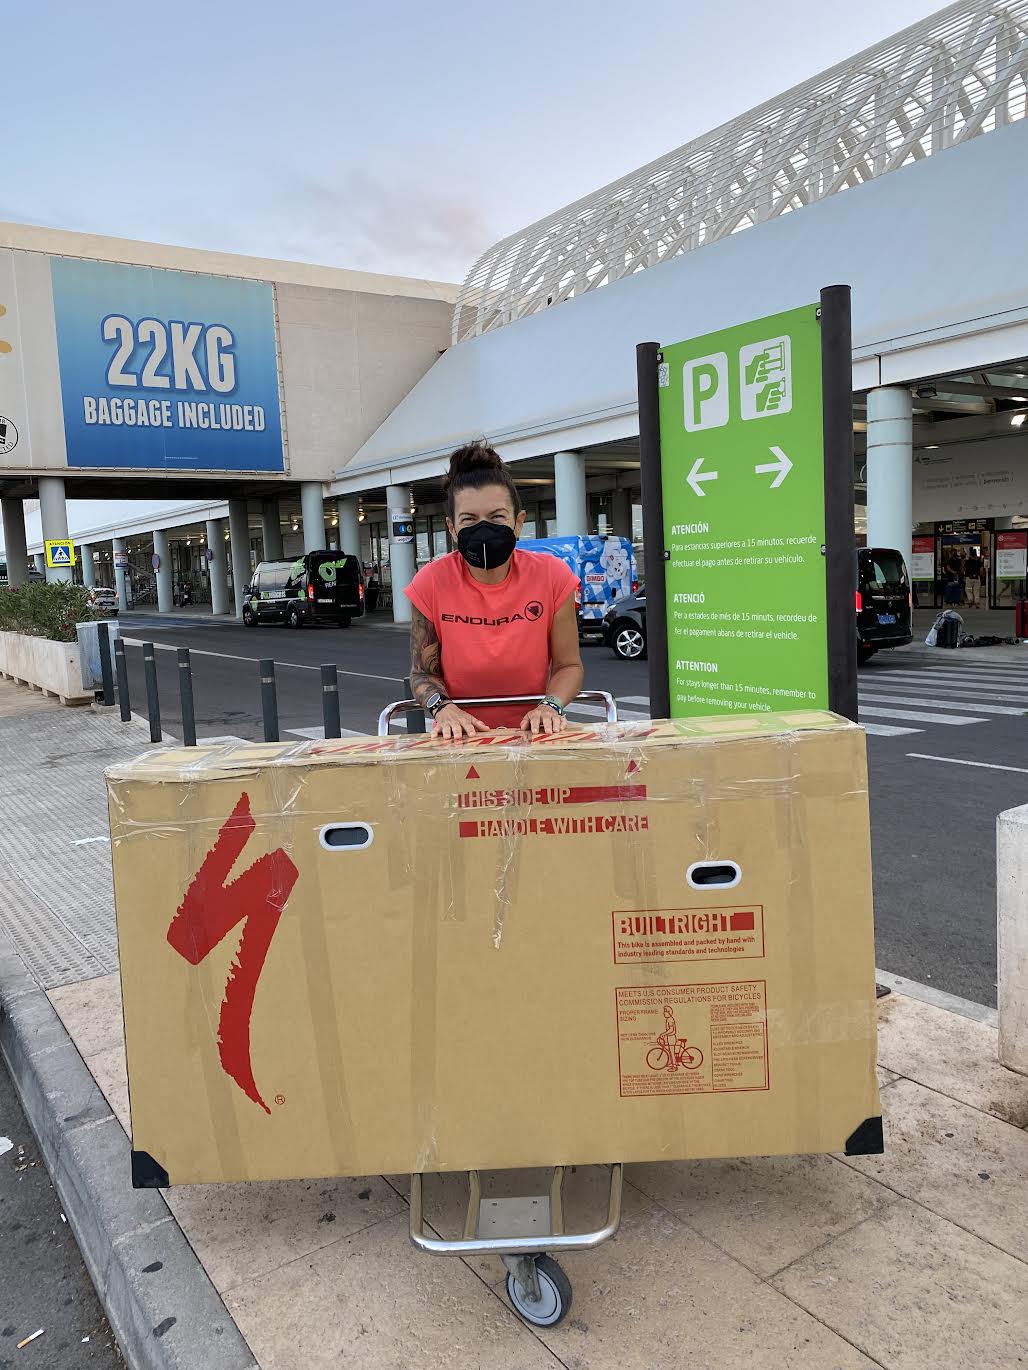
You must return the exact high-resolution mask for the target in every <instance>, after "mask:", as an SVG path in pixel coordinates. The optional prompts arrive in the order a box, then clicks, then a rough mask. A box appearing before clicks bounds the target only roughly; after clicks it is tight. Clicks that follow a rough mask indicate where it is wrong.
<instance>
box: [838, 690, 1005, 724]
mask: <svg viewBox="0 0 1028 1370" xmlns="http://www.w3.org/2000/svg"><path fill="white" fill-rule="evenodd" d="M858 697H859V698H860V699H861V700H863V699H866V700H868V701H869V702H870V703H872V704H913V703H917V704H924V705H926V706H927V707H928V708H929V709H973V710H974V711H975V713H979V714H1009V715H1011V716H1012V717H1014V718H1023V717H1024V716H1025V714H1026V713H1028V708H1024V709H1012V708H1011V707H1010V705H1009V704H979V703H978V702H977V700H974V701H970V700H949V699H925V697H924V695H881V694H879V693H878V692H877V690H876V691H875V692H874V694H870V693H867V692H865V691H863V690H861V691H859V692H858Z"/></svg>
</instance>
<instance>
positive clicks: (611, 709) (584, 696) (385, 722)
mask: <svg viewBox="0 0 1028 1370" xmlns="http://www.w3.org/2000/svg"><path fill="white" fill-rule="evenodd" d="M545 698H546V696H545V695H490V696H487V697H486V698H483V699H451V700H450V703H451V704H456V705H457V706H458V707H459V708H461V709H468V708H478V709H483V708H486V707H490V706H493V705H496V704H541V703H542V702H543V700H544V699H545ZM580 699H581V700H586V701H592V702H593V703H596V704H602V705H603V707H604V709H606V711H607V720H606V721H607V722H608V723H616V722H617V721H618V706H617V701H616V700H615V699H614V696H613V695H611V694H608V693H607V691H606V690H583V691H582V693H581V694H580V695H577V696H576V700H580ZM420 708H421V705H420V704H419V703H418V701H417V700H416V699H401V700H398V701H397V702H396V703H395V704H387V705H386V707H385V708H384V709H383V710H382V712H381V713H380V714H379V716H378V735H379V737H388V735H389V725H390V723H392V721H393V718H394V717H395V716H396V715H397V714H409V713H412V712H413V711H414V710H415V709H420Z"/></svg>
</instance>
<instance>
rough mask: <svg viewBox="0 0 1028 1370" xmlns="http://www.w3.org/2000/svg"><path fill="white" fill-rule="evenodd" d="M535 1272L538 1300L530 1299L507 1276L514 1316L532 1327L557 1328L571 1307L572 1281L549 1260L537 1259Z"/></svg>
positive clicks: (518, 1285)
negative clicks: (517, 1316)
mask: <svg viewBox="0 0 1028 1370" xmlns="http://www.w3.org/2000/svg"><path fill="white" fill-rule="evenodd" d="M535 1268H536V1273H537V1274H538V1276H539V1298H538V1299H535V1300H532V1299H530V1298H529V1297H528V1291H527V1290H526V1289H525V1287H524V1285H522V1284H521V1282H520V1281H519V1280H517V1279H516V1278H515V1277H514V1275H512V1274H510V1273H509V1272H508V1274H507V1297H508V1299H510V1301H511V1304H512V1306H513V1308H514V1311H515V1313H517V1314H519V1315H520V1316H521V1317H522V1318H524V1320H525V1321H526V1322H530V1323H532V1324H533V1326H535V1327H556V1326H557V1324H558V1323H559V1322H561V1321H563V1319H564V1318H565V1317H566V1316H567V1312H568V1309H569V1308H570V1307H571V1281H570V1280H569V1279H568V1277H567V1275H565V1274H564V1271H563V1270H561V1268H560V1266H559V1265H558V1264H557V1262H556V1261H555V1260H553V1259H552V1258H551V1257H549V1256H536V1258H535Z"/></svg>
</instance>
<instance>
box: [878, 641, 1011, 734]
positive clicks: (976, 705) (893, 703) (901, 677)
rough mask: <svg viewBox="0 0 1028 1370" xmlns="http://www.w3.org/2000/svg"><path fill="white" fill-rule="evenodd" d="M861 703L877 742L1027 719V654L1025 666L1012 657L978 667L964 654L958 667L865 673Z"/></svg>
mask: <svg viewBox="0 0 1028 1370" xmlns="http://www.w3.org/2000/svg"><path fill="white" fill-rule="evenodd" d="M857 699H858V703H859V707H860V721H861V723H862V724H863V726H864V728H865V729H866V730H867V732H868V733H869V734H870V735H871V736H873V737H902V736H907V735H910V734H913V733H919V732H924V731H925V729H926V728H931V727H938V726H941V727H949V728H966V727H969V726H971V725H973V724H975V723H989V722H995V721H996V720H997V719H1000V718H1017V717H1028V649H1025V659H1024V661H1021V659H1020V658H1019V657H1018V656H1015V655H1011V656H1010V658H1009V659H1007V660H1003V661H997V660H995V659H994V660H991V661H977V662H976V661H974V660H967V659H966V658H965V657H964V656H963V654H961V657H960V660H959V661H957V660H946V659H944V660H942V661H939V660H938V659H937V658H935V657H932V658H930V659H927V660H925V659H920V660H918V661H916V662H915V661H914V659H912V658H911V657H909V656H907V657H904V658H902V659H900V660H898V661H897V662H896V663H895V664H893V663H892V662H890V663H888V664H886V663H885V662H882V663H881V664H876V665H874V666H869V667H867V668H865V669H864V670H862V671H861V672H860V675H859V677H858V680H857ZM918 725H920V726H918Z"/></svg>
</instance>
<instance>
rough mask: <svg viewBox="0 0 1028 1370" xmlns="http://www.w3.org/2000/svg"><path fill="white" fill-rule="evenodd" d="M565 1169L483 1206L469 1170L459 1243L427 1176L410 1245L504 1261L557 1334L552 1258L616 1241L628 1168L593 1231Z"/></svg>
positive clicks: (564, 1290) (595, 698) (601, 701)
mask: <svg viewBox="0 0 1028 1370" xmlns="http://www.w3.org/2000/svg"><path fill="white" fill-rule="evenodd" d="M578 699H579V700H581V701H583V702H586V703H592V704H598V705H601V706H602V708H603V713H604V717H605V721H606V722H607V723H616V722H617V704H616V702H615V701H614V699H613V697H612V696H611V695H609V694H606V693H605V692H602V691H589V690H587V691H585V692H583V693H582V694H580V695H579V696H578ZM541 700H542V696H541V695H507V696H496V697H491V698H485V699H455V700H454V701H453V702H454V703H455V704H458V705H460V707H461V708H474V707H475V706H479V707H483V706H486V705H492V704H524V705H525V706H526V708H527V707H530V706H531V705H533V704H538V703H540V702H541ZM420 707H421V706H420V705H419V704H418V703H417V702H416V701H415V700H412V699H405V700H400V701H398V702H397V703H395V704H390V705H388V707H387V708H385V709H383V711H382V713H381V714H380V716H379V720H378V734H379V736H380V737H386V736H388V733H389V725H390V723H391V722H392V721H393V720H394V719H395V718H396V717H397V716H398V715H400V714H405V713H412V712H414V711H416V710H418V709H420ZM564 1174H565V1167H564V1166H562V1165H557V1166H554V1167H553V1168H552V1172H551V1179H550V1188H549V1192H548V1193H546V1194H526V1195H517V1196H515V1197H513V1198H497V1199H489V1198H487V1199H483V1197H482V1181H481V1173H480V1172H479V1171H478V1170H469V1171H468V1172H467V1176H468V1204H467V1210H466V1212H465V1215H464V1230H463V1232H462V1234H461V1236H460V1237H456V1238H453V1239H448V1238H445V1237H438V1236H436V1235H435V1234H434V1233H433V1232H432V1231H431V1230H430V1229H428V1228H427V1227H426V1225H425V1216H424V1201H423V1194H422V1181H423V1178H424V1177H423V1176H422V1175H412V1176H411V1182H410V1239H411V1242H412V1243H413V1244H414V1246H415V1247H417V1249H418V1250H419V1251H425V1252H427V1253H428V1254H429V1255H431V1256H499V1257H500V1259H501V1260H502V1261H503V1264H504V1265H505V1266H506V1267H507V1297H508V1298H509V1299H510V1302H511V1305H512V1307H513V1308H514V1311H515V1312H516V1313H517V1314H519V1316H520V1317H522V1318H524V1320H525V1321H526V1322H530V1323H532V1324H533V1325H534V1326H536V1327H555V1326H556V1325H557V1323H559V1322H560V1321H561V1320H562V1319H563V1318H564V1317H566V1316H567V1312H568V1309H569V1308H570V1307H571V1281H570V1280H569V1279H568V1277H567V1275H566V1274H565V1273H564V1271H563V1270H562V1269H561V1267H560V1266H559V1265H558V1264H557V1262H556V1260H555V1259H554V1256H556V1255H559V1254H560V1253H561V1252H562V1251H592V1250H593V1248H594V1247H597V1246H599V1245H601V1243H603V1242H605V1241H607V1240H608V1239H609V1238H611V1237H613V1236H614V1234H615V1233H616V1232H617V1230H618V1228H619V1226H620V1225H621V1182H622V1176H623V1166H622V1164H621V1163H620V1162H615V1163H613V1164H612V1165H611V1167H610V1190H609V1195H608V1199H607V1221H606V1222H605V1223H604V1225H603V1226H602V1227H599V1228H596V1229H595V1230H594V1231H591V1232H566V1231H565V1230H564V1200H563V1191H564Z"/></svg>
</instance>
